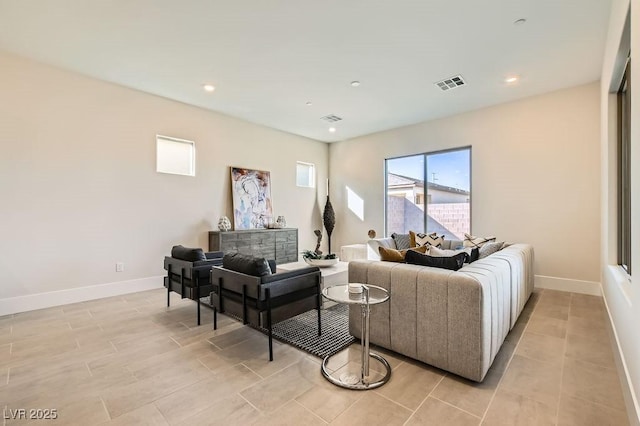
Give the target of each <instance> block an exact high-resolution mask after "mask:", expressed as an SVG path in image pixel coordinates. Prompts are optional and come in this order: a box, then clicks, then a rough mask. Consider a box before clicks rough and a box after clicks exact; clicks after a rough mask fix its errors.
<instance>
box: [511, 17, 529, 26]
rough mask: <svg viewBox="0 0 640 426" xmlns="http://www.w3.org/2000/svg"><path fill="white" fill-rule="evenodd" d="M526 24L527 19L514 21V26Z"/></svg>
mask: <svg viewBox="0 0 640 426" xmlns="http://www.w3.org/2000/svg"><path fill="white" fill-rule="evenodd" d="M525 22H527V20H526V19H524V18H520V19H516V20H515V21H513V24H514V25H524V23H525Z"/></svg>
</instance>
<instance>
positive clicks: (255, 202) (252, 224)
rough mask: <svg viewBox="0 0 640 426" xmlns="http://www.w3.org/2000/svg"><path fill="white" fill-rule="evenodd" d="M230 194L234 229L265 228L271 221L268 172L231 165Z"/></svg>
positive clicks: (271, 207) (269, 175)
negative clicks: (231, 196)
mask: <svg viewBox="0 0 640 426" xmlns="http://www.w3.org/2000/svg"><path fill="white" fill-rule="evenodd" d="M231 194H232V195H233V219H234V221H233V223H234V224H235V229H236V230H240V229H256V228H266V227H267V225H268V224H269V223H270V222H271V221H272V219H273V205H272V203H271V174H270V173H269V172H265V171H262V170H251V169H243V168H240V167H231Z"/></svg>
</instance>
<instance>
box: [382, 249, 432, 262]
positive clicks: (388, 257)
mask: <svg viewBox="0 0 640 426" xmlns="http://www.w3.org/2000/svg"><path fill="white" fill-rule="evenodd" d="M409 250H415V251H417V252H420V253H425V252H426V251H427V246H424V247H416V248H412V249H406V250H394V249H390V248H386V247H378V251H379V252H380V260H383V261H385V262H404V258H405V256H406V255H407V252H408V251H409Z"/></svg>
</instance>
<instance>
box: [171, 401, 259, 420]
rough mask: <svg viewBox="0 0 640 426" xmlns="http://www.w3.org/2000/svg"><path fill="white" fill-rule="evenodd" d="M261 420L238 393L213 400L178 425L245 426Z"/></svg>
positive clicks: (256, 411)
mask: <svg viewBox="0 0 640 426" xmlns="http://www.w3.org/2000/svg"><path fill="white" fill-rule="evenodd" d="M258 420H260V421H261V420H262V418H261V417H260V412H258V410H256V409H255V408H254V407H252V406H251V404H249V403H248V402H247V401H246V400H245V399H243V398H242V397H240V396H239V395H237V394H236V395H229V396H228V397H227V398H224V399H219V400H217V401H214V404H213V405H212V406H211V407H209V408H207V409H206V410H203V411H201V412H199V413H197V414H194V415H193V416H191V417H189V418H187V419H186V420H185V421H183V422H182V423H179V425H180V426H210V425H211V426H214V425H219V426H247V425H252V424H261V423H257V421H258Z"/></svg>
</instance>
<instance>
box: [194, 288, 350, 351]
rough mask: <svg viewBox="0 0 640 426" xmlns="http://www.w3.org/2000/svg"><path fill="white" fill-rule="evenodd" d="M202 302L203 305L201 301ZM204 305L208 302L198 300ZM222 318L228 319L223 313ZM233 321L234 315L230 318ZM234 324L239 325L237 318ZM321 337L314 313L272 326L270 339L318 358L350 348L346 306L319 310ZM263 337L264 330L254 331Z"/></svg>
mask: <svg viewBox="0 0 640 426" xmlns="http://www.w3.org/2000/svg"><path fill="white" fill-rule="evenodd" d="M205 299H206V301H205ZM200 300H201V302H202V303H203V304H204V305H207V306H209V304H208V303H207V302H208V301H209V298H208V297H207V298H202V299H200ZM224 315H229V314H227V313H225V314H224ZM230 316H232V317H234V318H236V317H235V315H230ZM236 319H237V320H240V321H242V320H241V319H240V318H236ZM321 321H322V335H320V336H318V312H317V311H316V310H315V309H312V310H310V311H307V312H304V313H302V314H300V315H296V316H295V317H292V318H289V319H286V320H284V321H280V322H279V323H276V324H274V325H273V329H272V331H273V338H274V339H277V340H279V341H281V342H283V343H286V344H289V345H291V346H295V347H296V348H299V349H302V350H303V351H305V352H309V353H310V354H311V355H315V356H317V357H319V358H324V357H325V356H329V355H334V354H336V353H338V352H340V351H341V350H343V349H344V348H346V347H348V346H349V345H351V344H352V343H353V342H354V341H355V340H356V339H355V337H353V336H352V335H351V334H349V306H348V305H334V306H331V307H330V308H327V309H322V312H321ZM251 327H253V328H255V329H256V330H259V331H261V332H262V333H265V334H267V330H266V329H264V328H261V327H254V326H251Z"/></svg>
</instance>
